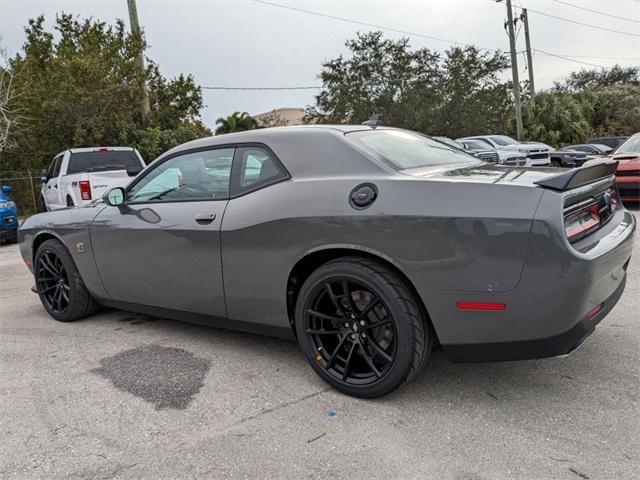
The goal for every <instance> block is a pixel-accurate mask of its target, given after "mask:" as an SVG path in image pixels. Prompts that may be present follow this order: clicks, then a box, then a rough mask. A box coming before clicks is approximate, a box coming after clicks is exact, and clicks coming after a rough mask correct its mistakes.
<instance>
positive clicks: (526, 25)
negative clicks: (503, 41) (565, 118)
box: [520, 8, 536, 107]
mask: <svg viewBox="0 0 640 480" xmlns="http://www.w3.org/2000/svg"><path fill="white" fill-rule="evenodd" d="M520 18H521V19H522V21H523V22H524V41H525V42H526V45H527V70H528V71H529V95H531V106H532V107H535V106H536V87H535V85H534V83H533V59H532V58H531V37H530V36H529V15H528V14H527V9H526V8H523V9H522V17H520Z"/></svg>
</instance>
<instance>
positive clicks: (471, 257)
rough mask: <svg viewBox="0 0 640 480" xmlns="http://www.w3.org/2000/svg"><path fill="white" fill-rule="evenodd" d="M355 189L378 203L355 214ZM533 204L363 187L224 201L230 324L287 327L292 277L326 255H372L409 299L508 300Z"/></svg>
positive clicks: (293, 186) (501, 195) (506, 193)
mask: <svg viewBox="0 0 640 480" xmlns="http://www.w3.org/2000/svg"><path fill="white" fill-rule="evenodd" d="M364 182H371V183H374V184H376V185H377V187H378V190H379V195H378V199H377V200H376V202H375V203H374V204H373V205H372V206H371V207H369V208H368V209H366V210H355V209H353V208H352V207H351V206H350V205H349V202H348V198H349V193H350V192H351V190H352V189H353V188H354V187H356V186H357V185H359V184H361V183H364ZM540 196H541V189H538V188H527V187H522V186H509V185H492V184H480V183H464V182H456V181H451V182H448V181H428V180H423V179H412V178H405V177H401V178H396V177H392V178H388V177H385V178H375V177H372V178H369V179H363V178H358V179H355V178H354V179H349V178H346V179H345V178H341V179H322V180H319V179H318V180H314V179H308V180H298V181H294V180H290V181H287V182H283V183H280V184H277V185H274V186H271V187H268V188H265V189H263V190H259V191H257V192H254V193H251V194H249V195H246V196H243V197H239V198H236V199H233V200H231V201H230V202H229V205H228V207H227V210H226V212H225V216H224V219H223V222H222V259H223V270H224V282H225V291H226V298H227V309H228V312H229V317H230V318H232V319H238V320H248V321H252V322H255V323H266V324H273V325H279V326H282V325H283V323H284V324H286V322H287V321H288V320H287V312H286V301H285V299H286V287H287V281H288V278H289V274H290V272H291V270H292V269H293V267H294V265H295V264H296V263H297V262H298V261H299V260H301V259H302V258H304V257H305V256H306V255H308V254H309V253H311V252H315V251H318V250H323V249H329V248H349V249H353V250H360V251H364V252H368V253H372V254H374V255H378V256H380V257H382V258H384V259H386V260H387V261H389V262H391V263H392V264H394V265H395V266H396V267H397V268H399V269H400V270H401V271H402V272H403V273H404V274H405V275H406V276H407V277H408V278H409V279H410V280H411V282H412V283H413V285H414V286H415V288H416V289H417V290H418V291H421V290H423V291H433V292H438V291H471V292H483V291H484V292H486V291H495V292H506V291H509V290H511V289H513V288H514V287H515V286H516V285H517V284H518V281H519V279H520V275H521V272H522V265H523V262H524V257H525V252H526V249H527V242H528V239H529V233H530V230H531V225H532V218H533V215H534V212H535V209H536V206H537V204H538V201H539V199H540ZM427 308H428V305H427Z"/></svg>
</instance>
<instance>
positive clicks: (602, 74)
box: [553, 65, 640, 93]
mask: <svg viewBox="0 0 640 480" xmlns="http://www.w3.org/2000/svg"><path fill="white" fill-rule="evenodd" d="M617 85H633V86H636V87H638V86H640V67H621V66H620V65H615V66H613V67H612V68H610V69H605V68H602V69H600V70H596V69H594V70H585V69H582V70H580V71H579V72H572V73H570V74H569V76H568V77H567V79H566V80H564V81H562V82H555V83H554V87H553V88H554V90H556V91H559V92H565V93H567V92H581V91H584V90H594V89H598V88H604V87H613V86H617Z"/></svg>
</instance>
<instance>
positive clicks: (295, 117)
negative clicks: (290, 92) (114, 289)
mask: <svg viewBox="0 0 640 480" xmlns="http://www.w3.org/2000/svg"><path fill="white" fill-rule="evenodd" d="M253 118H254V120H255V121H256V122H258V126H260V127H285V126H288V125H302V124H304V121H303V120H304V109H303V108H276V109H275V110H271V111H269V112H264V113H259V114H258V115H253Z"/></svg>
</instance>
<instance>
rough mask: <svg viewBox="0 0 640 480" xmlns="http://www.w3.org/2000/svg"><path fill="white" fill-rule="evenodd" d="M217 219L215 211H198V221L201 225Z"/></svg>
mask: <svg viewBox="0 0 640 480" xmlns="http://www.w3.org/2000/svg"><path fill="white" fill-rule="evenodd" d="M215 219H216V214H215V213H198V214H196V222H197V223H199V224H200V225H207V224H209V223H211V222H213V221H214V220H215Z"/></svg>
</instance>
